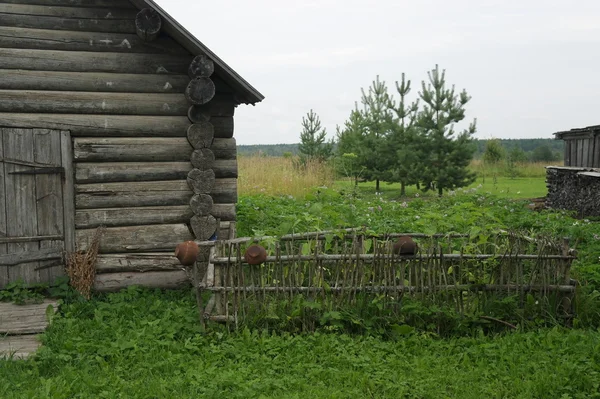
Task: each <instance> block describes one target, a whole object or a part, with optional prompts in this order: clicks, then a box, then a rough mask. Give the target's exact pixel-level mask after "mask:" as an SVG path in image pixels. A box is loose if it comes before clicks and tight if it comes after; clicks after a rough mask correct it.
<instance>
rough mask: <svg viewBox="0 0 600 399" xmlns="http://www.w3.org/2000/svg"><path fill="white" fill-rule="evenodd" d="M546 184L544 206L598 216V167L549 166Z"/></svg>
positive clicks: (599, 175) (599, 188)
mask: <svg viewBox="0 0 600 399" xmlns="http://www.w3.org/2000/svg"><path fill="white" fill-rule="evenodd" d="M546 185H547V187H548V195H547V197H546V206H548V207H550V208H553V209H567V210H572V211H577V213H578V215H579V216H580V217H587V216H600V169H592V168H574V167H558V166H549V167H547V168H546Z"/></svg>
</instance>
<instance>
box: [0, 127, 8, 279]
mask: <svg viewBox="0 0 600 399" xmlns="http://www.w3.org/2000/svg"><path fill="white" fill-rule="evenodd" d="M3 137H4V129H0V159H4V139H3ZM4 186H5V183H4V163H3V162H0V237H2V238H5V237H6V191H5V188H4ZM6 249H7V245H6V244H1V243H0V255H4V254H6ZM8 282H9V281H8V267H7V266H0V289H2V288H4V287H5V286H6V284H8Z"/></svg>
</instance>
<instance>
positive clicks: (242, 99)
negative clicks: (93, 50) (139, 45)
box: [130, 0, 265, 105]
mask: <svg viewBox="0 0 600 399" xmlns="http://www.w3.org/2000/svg"><path fill="white" fill-rule="evenodd" d="M130 2H131V3H132V4H133V5H135V6H136V7H137V8H138V9H140V10H141V9H143V8H146V7H150V8H153V9H154V10H156V12H158V13H159V14H160V16H161V17H162V19H163V30H164V31H165V32H166V33H168V34H169V35H170V36H171V37H173V39H175V40H176V41H178V42H179V44H181V45H182V46H183V47H184V48H185V49H187V50H188V51H189V52H190V53H192V54H193V55H200V54H204V55H206V56H207V57H209V58H210V59H211V60H213V62H214V64H215V71H216V73H217V74H218V75H219V76H220V77H221V78H222V79H223V80H224V81H225V82H227V84H229V85H230V86H231V87H232V88H233V89H234V90H235V92H236V94H237V101H238V102H239V103H240V104H253V105H254V104H256V103H258V102H261V101H262V100H263V99H264V98H265V96H263V95H262V94H261V93H260V92H259V91H258V90H256V89H255V88H254V87H253V86H252V85H251V84H250V83H248V82H247V81H246V80H245V79H244V78H242V77H241V76H240V75H239V74H238V73H237V72H236V71H234V70H233V69H232V68H231V67H230V66H229V65H227V64H226V63H225V62H224V61H223V60H222V59H220V58H219V57H218V56H217V55H216V54H215V53H213V52H212V51H211V50H210V49H209V48H208V47H206V46H205V45H204V44H203V43H202V42H201V41H200V40H198V39H197V38H196V37H195V36H194V35H192V34H191V33H190V32H189V31H188V30H187V29H185V28H184V27H183V26H181V24H180V23H179V22H177V21H176V20H175V18H173V17H172V16H170V15H169V14H168V13H167V12H166V11H165V10H163V9H162V8H161V7H160V6H159V5H158V4H156V3H155V2H154V1H152V0H130Z"/></svg>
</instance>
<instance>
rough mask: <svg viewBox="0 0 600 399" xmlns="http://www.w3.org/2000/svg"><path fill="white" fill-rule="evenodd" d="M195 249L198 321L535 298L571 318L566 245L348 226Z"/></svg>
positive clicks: (468, 308)
mask: <svg viewBox="0 0 600 399" xmlns="http://www.w3.org/2000/svg"><path fill="white" fill-rule="evenodd" d="M402 236H410V237H411V238H412V239H413V240H414V241H415V242H416V243H417V245H418V251H417V252H416V253H415V254H410V255H404V254H402V255H401V254H399V253H398V251H397V250H395V248H394V244H395V243H396V242H397V240H398V238H399V237H402ZM255 243H258V244H260V245H262V246H263V247H264V248H266V250H267V254H268V256H267V257H266V259H265V260H264V262H262V263H261V264H259V265H251V264H249V263H248V262H247V261H246V259H245V257H244V253H245V251H246V249H247V248H248V246H249V245H251V244H255ZM396 249H397V248H396ZM200 250H201V252H205V253H209V256H208V257H207V258H205V261H204V262H201V261H199V262H197V263H196V265H195V266H194V272H193V281H194V285H195V287H196V288H197V299H198V306H199V309H200V319H201V321H202V323H205V322H206V321H218V322H225V323H228V324H229V325H231V326H234V327H235V326H238V325H240V324H241V323H244V322H245V321H247V320H249V319H253V320H256V318H262V319H264V320H266V321H269V320H271V321H272V322H273V323H277V322H278V321H279V322H281V321H282V319H285V318H288V319H289V318H291V317H294V316H298V312H304V311H307V310H308V311H310V310H311V309H312V310H319V311H329V312H332V311H339V310H343V309H348V308H352V307H357V306H358V307H360V306H362V305H365V304H367V305H369V306H372V305H373V304H374V303H375V304H376V305H377V307H378V309H387V310H391V311H392V312H397V314H398V315H400V314H401V313H402V306H403V300H404V299H405V298H412V299H419V300H422V301H424V302H425V303H427V304H444V305H446V306H448V305H450V306H452V307H454V308H455V310H456V312H459V313H462V314H468V313H473V312H480V313H481V312H482V311H484V309H485V306H486V303H488V301H489V300H498V299H499V298H506V297H509V296H513V297H516V298H517V299H518V301H519V303H520V304H521V305H522V306H525V305H526V304H527V303H531V301H532V300H535V303H536V304H540V303H541V304H543V305H544V306H545V307H546V311H548V312H551V313H552V314H554V315H556V316H557V317H563V318H569V317H570V314H571V313H572V311H571V301H572V299H573V296H574V294H575V288H576V287H575V284H574V283H573V281H572V280H571V278H570V267H571V263H572V261H573V260H574V259H575V251H574V250H572V249H570V248H569V243H568V240H567V239H561V240H558V241H555V240H552V239H547V238H535V239H534V238H530V237H526V236H523V235H519V234H513V233H510V232H499V233H497V234H494V235H491V234H490V235H486V234H484V233H480V234H477V235H474V236H469V235H462V234H446V235H442V234H439V235H433V236H430V235H424V234H414V233H413V234H411V233H398V234H386V235H373V234H369V233H367V232H366V231H364V230H358V229H348V230H342V231H331V232H315V233H306V234H297V235H287V236H282V237H262V238H248V237H246V238H236V239H230V240H224V241H216V242H215V241H212V242H202V243H200ZM299 303H301V305H300V309H299V305H298V304H299Z"/></svg>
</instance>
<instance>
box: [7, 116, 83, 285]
mask: <svg viewBox="0 0 600 399" xmlns="http://www.w3.org/2000/svg"><path fill="white" fill-rule="evenodd" d="M71 148H72V146H71V137H70V134H69V132H62V131H59V130H48V129H14V128H11V129H8V128H0V194H1V198H0V288H2V287H4V286H5V285H6V284H7V283H10V282H14V281H17V280H23V281H24V282H26V283H28V284H30V283H37V282H42V283H45V282H52V281H53V280H54V279H55V278H56V277H57V276H58V275H61V274H63V270H64V267H63V253H64V251H65V250H69V251H70V250H73V238H72V235H73V228H74V222H73V217H74V202H73V195H74V192H73V180H72V173H73V168H72V153H71Z"/></svg>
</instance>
